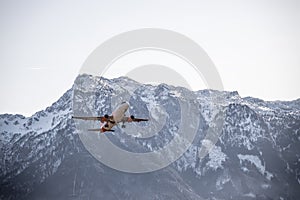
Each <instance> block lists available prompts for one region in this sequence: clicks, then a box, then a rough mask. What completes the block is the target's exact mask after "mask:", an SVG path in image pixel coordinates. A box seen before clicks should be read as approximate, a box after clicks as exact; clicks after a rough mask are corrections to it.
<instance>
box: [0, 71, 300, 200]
mask: <svg viewBox="0 0 300 200" xmlns="http://www.w3.org/2000/svg"><path fill="white" fill-rule="evenodd" d="M120 92H123V93H124V92H125V93H128V94H130V95H131V96H130V97H129V99H128V101H129V103H130V105H131V107H130V113H131V114H134V115H136V116H142V117H149V118H150V121H151V120H152V121H154V122H157V123H158V122H160V121H161V118H160V117H161V116H164V120H165V121H164V123H163V126H162V127H161V129H160V130H159V131H158V133H157V134H155V135H154V136H152V137H148V138H138V135H128V134H126V133H125V132H124V130H122V129H121V128H120V127H116V128H115V133H108V134H107V137H108V138H109V139H110V140H111V141H112V143H114V144H115V145H117V146H119V147H120V148H123V149H126V150H128V151H134V152H149V151H155V150H158V149H160V148H162V147H163V146H164V145H166V144H168V143H169V142H170V141H171V140H172V139H173V138H174V136H175V135H176V134H177V133H176V131H177V130H178V128H179V124H180V123H181V121H182V119H181V118H182V117H183V116H197V117H198V118H197V119H199V126H198V127H196V129H195V131H196V135H195V138H194V140H193V141H192V143H191V145H190V146H189V147H188V149H187V151H186V152H185V153H184V154H183V155H182V156H180V157H179V158H178V159H177V160H175V161H174V162H172V163H171V164H170V165H168V166H167V167H164V168H162V169H160V170H157V171H153V172H148V173H126V172H121V171H118V170H116V169H112V168H110V167H108V166H106V165H105V164H103V163H101V162H100V161H98V160H97V159H96V158H95V157H94V156H93V155H92V154H91V153H90V152H89V151H88V150H87V148H86V147H85V145H84V144H83V142H82V140H81V137H80V134H82V133H81V132H80V130H78V123H79V122H77V121H74V120H73V119H72V116H73V115H74V112H78V111H80V112H82V113H83V114H94V115H104V114H110V113H111V112H112V111H113V108H114V106H115V105H116V103H117V102H115V101H118V100H119V101H120V102H121V101H122V99H117V100H116V99H115V98H114V97H115V96H116V95H118V94H119V93H120ZM191 97H192V98H191ZM178 99H180V100H178ZM180 101H183V102H188V104H193V105H194V104H195V105H197V107H196V109H192V110H191V109H190V110H189V113H182V112H181V110H180V108H181V107H180ZM85 108H88V109H87V110H85ZM220 115H222V119H223V121H222V124H221V125H222V126H221V127H220V130H218V131H219V132H220V133H219V135H218V140H217V141H216V143H215V145H213V146H212V148H211V149H210V151H209V152H208V153H207V154H205V155H204V156H203V157H201V156H199V151H200V149H201V148H203V146H205V145H206V143H207V139H206V138H205V137H206V135H207V133H208V131H209V130H211V128H213V127H215V126H216V119H217V118H218V117H220ZM143 123H144V124H143ZM143 123H142V124H140V125H139V126H137V127H142V128H143V129H147V126H148V125H149V124H147V122H143ZM89 125H91V126H95V127H97V126H99V124H97V123H94V122H91V123H89ZM154 128H157V127H155V126H154ZM130 130H135V129H130ZM137 131H138V130H137ZM86 134H94V135H97V134H102V133H86ZM105 134H106V133H105ZM0 149H1V151H0V166H1V167H0V199H11V200H13V199H74V200H75V199H76V200H77V199H78V200H79V199H122V200H126V199H145V200H148V199H149V200H150V199H157V200H159V199H211V200H218V199H279V200H283V199H299V198H300V99H297V100H294V101H263V100H261V99H257V98H252V97H245V98H242V97H240V96H239V94H238V92H226V91H216V90H200V91H189V90H187V89H186V88H182V87H174V86H171V85H166V84H160V85H156V86H154V85H147V84H140V83H138V82H135V81H134V80H131V79H129V78H127V77H120V78H116V79H106V78H103V77H94V76H90V75H86V74H83V75H79V76H78V77H77V78H76V80H75V82H74V85H73V86H72V88H71V89H70V90H68V91H67V92H66V93H65V94H64V95H63V96H62V97H61V98H60V99H59V100H58V101H56V102H55V103H53V104H52V105H51V106H49V107H47V108H46V109H45V110H42V111H39V112H37V113H35V114H34V115H32V116H31V117H24V116H22V115H11V114H2V115H0ZM112 156H113V155H112ZM124 159H126V158H124Z"/></svg>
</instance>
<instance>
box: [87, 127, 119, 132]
mask: <svg viewBox="0 0 300 200" xmlns="http://www.w3.org/2000/svg"><path fill="white" fill-rule="evenodd" d="M88 131H99V132H103V130H102V129H101V128H96V129H88ZM106 131H110V132H115V130H112V129H109V130H105V132H106Z"/></svg>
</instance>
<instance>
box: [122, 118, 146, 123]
mask: <svg viewBox="0 0 300 200" xmlns="http://www.w3.org/2000/svg"><path fill="white" fill-rule="evenodd" d="M124 121H126V122H146V121H149V119H142V118H135V117H125V120H124Z"/></svg>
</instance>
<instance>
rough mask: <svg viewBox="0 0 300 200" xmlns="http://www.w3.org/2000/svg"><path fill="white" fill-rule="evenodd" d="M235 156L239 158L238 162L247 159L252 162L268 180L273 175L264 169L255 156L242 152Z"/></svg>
mask: <svg viewBox="0 0 300 200" xmlns="http://www.w3.org/2000/svg"><path fill="white" fill-rule="evenodd" d="M237 156H238V158H239V159H240V164H242V162H245V161H248V162H250V163H251V164H253V165H254V166H255V167H256V168H257V170H258V171H259V172H260V173H261V174H262V175H264V176H266V178H267V179H268V180H271V178H272V177H273V174H271V173H270V172H268V171H266V167H265V165H263V164H262V162H261V160H260V159H259V158H258V157H257V156H254V155H242V154H238V155H237Z"/></svg>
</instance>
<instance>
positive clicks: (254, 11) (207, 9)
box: [0, 0, 300, 116]
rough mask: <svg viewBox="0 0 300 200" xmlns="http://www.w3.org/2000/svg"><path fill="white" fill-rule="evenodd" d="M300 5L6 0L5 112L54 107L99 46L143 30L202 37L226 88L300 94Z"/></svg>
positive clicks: (277, 96)
mask: <svg viewBox="0 0 300 200" xmlns="http://www.w3.org/2000/svg"><path fill="white" fill-rule="evenodd" d="M178 2H179V1H178ZM299 10H300V1H297V0H294V1H292V0H287V1H284V0H282V1H278V0H273V1H272V0H269V1H263V0H251V1H250V0H249V1H232V0H231V1H180V2H179V3H175V1H157V0H151V1H146V0H136V1H131V0H128V1H116V0H112V1H74V0H72V1H39V0H36V1H31V0H28V1H16V0H12V1H4V0H0V27H1V31H0V44H1V45H0V66H1V68H0V91H1V99H0V113H20V114H23V115H26V116H29V115H31V114H33V113H34V112H36V111H39V110H41V109H44V108H45V107H47V106H49V105H51V104H52V103H53V102H55V101H56V100H57V99H58V98H59V97H60V96H61V95H62V94H63V93H64V92H65V91H66V90H67V89H69V88H71V86H72V83H73V81H74V79H75V78H76V76H77V74H78V72H79V70H80V67H81V65H82V63H83V62H84V60H85V59H86V58H87V56H88V55H89V54H90V53H91V52H92V51H93V50H94V49H95V48H96V47H97V46H99V45H100V44H101V43H102V42H104V41H105V40H107V39H109V38H111V37H112V36H115V35H117V34H120V33H122V32H125V31H130V30H133V29H139V28H163V29H169V30H173V31H176V32H179V33H182V34H184V35H186V36H187V37H189V38H191V39H192V40H194V41H195V42H197V43H198V44H199V45H200V46H201V47H202V48H203V49H204V50H205V51H206V52H207V53H208V55H209V56H210V58H211V59H212V60H213V62H214V63H215V65H216V67H217V69H218V71H219V73H220V75H221V78H222V81H223V85H224V88H225V90H237V91H238V92H239V93H240V95H241V96H243V97H244V96H254V97H258V98H262V99H265V100H292V99H296V98H300V90H299V86H300V84H299V83H300V79H299V74H300V55H299V54H300V37H299V35H300V12H299Z"/></svg>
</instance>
